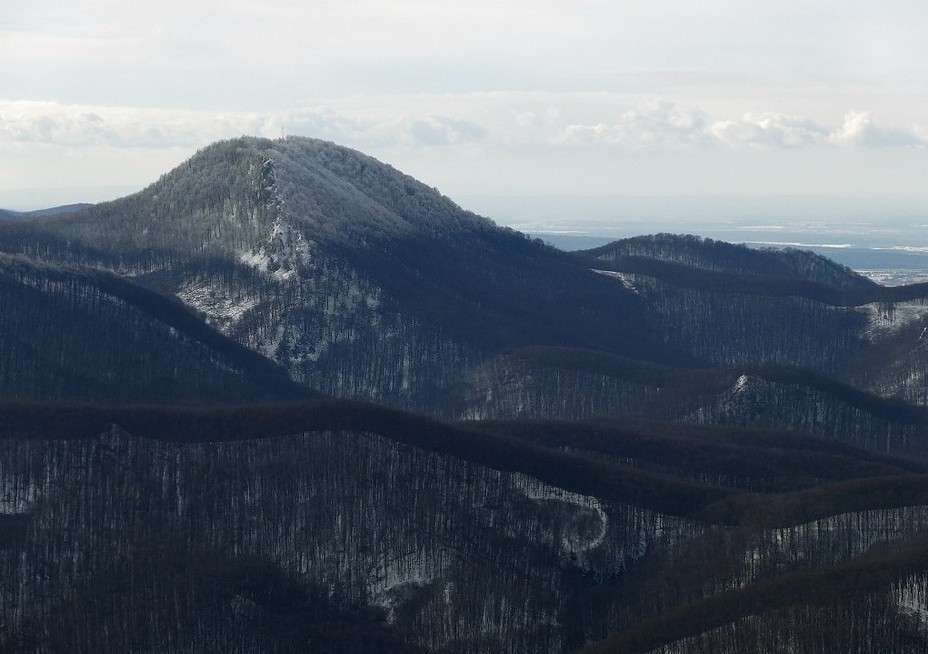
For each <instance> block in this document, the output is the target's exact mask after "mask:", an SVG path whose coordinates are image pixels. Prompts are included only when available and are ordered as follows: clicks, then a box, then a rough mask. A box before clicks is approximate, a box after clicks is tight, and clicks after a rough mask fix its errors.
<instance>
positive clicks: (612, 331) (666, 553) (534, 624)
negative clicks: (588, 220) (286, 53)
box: [0, 137, 928, 654]
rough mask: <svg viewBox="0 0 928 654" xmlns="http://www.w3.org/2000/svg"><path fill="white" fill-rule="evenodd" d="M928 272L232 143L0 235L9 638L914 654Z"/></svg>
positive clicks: (924, 501) (921, 594) (18, 646)
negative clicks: (519, 210) (606, 219)
mask: <svg viewBox="0 0 928 654" xmlns="http://www.w3.org/2000/svg"><path fill="white" fill-rule="evenodd" d="M926 330H928V284H909V285H904V286H894V287H888V286H882V285H879V284H877V283H875V282H873V281H871V280H870V279H867V278H866V277H863V276H862V275H860V274H858V273H856V272H854V271H853V270H851V269H849V268H847V267H845V266H842V265H840V264H837V263H835V262H834V261H831V260H829V259H827V258H825V257H823V256H821V255H818V254H814V253H811V252H807V251H800V250H795V249H777V250H774V249H751V248H747V247H745V246H742V245H734V244H729V243H725V242H721V241H715V240H710V239H703V238H698V237H694V236H685V235H671V234H651V235H643V236H638V237H633V238H627V239H621V240H618V241H615V242H613V243H610V244H608V245H604V246H601V247H598V248H595V249H592V250H583V251H578V252H563V251H560V250H557V249H555V248H553V247H550V246H549V245H546V244H545V243H543V242H542V241H540V240H538V239H532V238H529V237H527V236H525V235H524V234H521V233H519V232H516V231H513V230H511V229H507V228H503V227H500V226H498V225H496V224H495V223H493V222H492V221H491V220H489V219H487V218H484V217H481V216H478V215H476V214H474V213H471V212H469V211H467V210H465V209H462V208H461V207H459V206H457V205H456V204H455V203H453V202H452V201H451V200H449V199H448V198H446V197H444V196H442V195H441V194H440V193H439V192H438V191H437V190H435V189H433V188H430V187H428V186H426V185H424V184H422V183H421V182H419V181H417V180H415V179H413V178H411V177H409V176H407V175H404V174H403V173H401V172H399V171H397V170H395V169H394V168H392V167H390V166H387V165H385V164H383V163H381V162H379V161H377V160H375V159H373V158H371V157H368V156H366V155H364V154H362V153H359V152H357V151H354V150H350V149H347V148H344V147H341V146H338V145H335V144H332V143H327V142H324V141H317V140H312V139H305V138H295V137H288V138H285V139H279V140H267V139H257V138H249V137H243V138H240V139H234V140H231V141H223V142H219V143H216V144H213V145H211V146H209V147H207V148H204V149H203V150H201V151H200V152H198V153H197V154H196V155H194V156H193V157H192V158H191V159H189V160H188V161H187V162H185V163H184V164H182V165H181V166H179V167H178V168H176V169H174V170H172V171H170V172H168V173H166V174H165V175H163V176H162V177H161V178H160V179H159V180H157V181H155V182H154V183H152V184H151V185H150V186H149V187H148V188H146V189H144V190H143V191H141V192H139V193H137V194H134V195H131V196H127V197H124V198H121V199H118V200H115V201H112V202H106V203H102V204H96V205H77V206H73V207H67V208H65V209H63V210H62V211H59V212H38V213H35V214H33V215H28V216H23V215H12V214H10V215H9V216H5V217H2V218H0V651H12V652H58V651H68V652H88V653H91V652H125V653H134V652H191V651H197V652H200V651H203V652H206V651H209V652H268V653H270V652H326V653H328V652H345V653H348V652H352V653H353V652H371V653H373V652H421V653H427V652H432V653H436V654H438V653H442V654H451V653H455V654H483V653H487V654H489V653H499V652H506V653H513V654H516V653H525V654H529V653H541V652H545V653H552V654H560V653H568V652H579V653H589V654H593V653H600V652H603V653H604V652H616V653H619V652H641V653H644V652H654V653H658V654H684V653H687V654H688V653H694V654H695V653H698V652H717V653H723V654H724V653H732V654H735V653H738V652H763V653H769V654H773V653H780V652H791V653H797V654H813V653H814V654H831V653H839V652H840V653H844V652H860V653H867V652H872V653H877V652H880V653H898V654H903V653H917V652H928V337H926V334H928V331H926Z"/></svg>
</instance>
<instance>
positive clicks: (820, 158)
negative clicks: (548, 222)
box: [0, 0, 928, 206]
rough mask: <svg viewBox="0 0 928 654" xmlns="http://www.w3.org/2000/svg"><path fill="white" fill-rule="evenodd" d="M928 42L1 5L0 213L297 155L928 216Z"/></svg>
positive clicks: (331, 10) (647, 11) (320, 8)
mask: <svg viewBox="0 0 928 654" xmlns="http://www.w3.org/2000/svg"><path fill="white" fill-rule="evenodd" d="M926 28H928V5H924V4H917V3H911V2H903V1H902V0H890V1H888V2H884V3H880V4H879V5H876V4H874V3H865V2H862V1H860V2H858V1H851V2H848V1H846V0H845V1H843V2H840V3H839V2H837V0H826V1H823V2H817V3H814V4H812V5H810V4H809V3H806V2H800V1H799V0H787V1H786V2H781V3H778V4H777V5H769V6H762V5H745V4H744V3H741V2H735V1H734V0H711V1H709V2H705V3H700V4H698V5H693V4H692V3H685V2H681V1H680V0H661V1H659V2H653V1H652V2H644V1H643V0H634V1H632V2H623V3H607V2H602V1H600V0H583V1H582V2H579V3H574V4H572V5H570V6H567V5H564V4H563V3H554V2H531V3H529V2H527V1H526V0H517V1H515V2H508V3H502V4H501V3H490V2H482V1H478V2H473V3H467V4H463V5H462V4H460V3H450V2H442V1H438V2H422V1H420V0H403V1H402V2H400V1H398V0H397V1H390V2H372V1H371V0H355V1H353V2H350V3H347V4H344V3H308V4H307V3H300V2H296V1H295V0H275V1H273V2H269V3H261V4H254V3H245V2H236V1H233V2H222V3H219V2H218V1H217V0H202V1H201V2H197V3H189V2H181V1H180V0H165V2H162V3H158V4H156V5H148V4H143V3H132V2H130V3H129V4H128V5H127V4H126V3H124V2H119V3H117V2H115V0H87V1H86V2H81V3H79V4H75V3H69V2H63V0H47V1H45V2H39V3H18V4H15V3H14V4H11V5H10V6H8V7H5V8H4V12H3V15H2V16H0V40H2V41H3V43H4V47H3V48H2V49H0V70H2V71H3V72H2V74H0V77H2V80H3V85H2V87H0V88H2V91H0V198H10V197H13V196H11V195H10V194H11V193H17V192H22V190H23V189H65V188H70V189H84V190H85V191H86V193H87V194H88V195H87V196H84V197H81V196H78V195H74V196H68V197H65V195H66V194H58V195H57V196H56V199H55V201H54V202H75V201H97V200H101V199H107V198H106V197H101V196H99V195H98V194H95V192H94V189H100V188H104V187H106V188H119V189H139V188H142V187H143V186H145V185H147V184H149V183H151V182H152V181H154V180H155V179H157V178H158V176H159V175H160V174H162V173H164V172H166V171H167V170H170V169H171V168H173V167H174V166H176V165H178V164H179V163H181V162H182V161H183V160H185V159H186V158H188V157H189V156H190V155H192V154H193V153H194V152H195V151H196V150H197V149H199V148H201V147H204V146H205V145H207V144H209V143H211V142H213V141H216V140H219V139H224V138H230V137H235V136H239V135H241V134H255V135H260V136H266V137H279V136H280V135H281V134H282V133H286V134H292V135H305V136H312V137H317V138H323V139H327V140H332V141H335V142H337V143H340V144H343V145H346V146H349V147H353V148H357V149H359V150H362V151H363V152H366V153H368V154H371V155H373V156H375V157H377V158H378V159H380V160H382V161H384V162H386V163H389V164H391V165H393V166H395V167H396V168H398V169H400V170H402V171H404V172H406V173H408V174H410V175H412V176H414V177H416V178H417V179H420V180H422V181H423V182H425V183H426V184H428V185H430V186H435V187H437V188H439V189H441V191H442V192H443V193H445V194H447V195H449V196H450V197H452V198H462V197H466V196H507V195H516V196H536V195H540V194H570V195H576V196H602V195H619V196H662V197H666V196H674V197H681V196H693V195H709V196H728V195H734V196H757V197H770V196H826V197H839V198H841V197H850V196H854V197H860V198H879V197H886V198H890V197H897V196H898V197H912V198H921V199H925V200H928V184H925V181H926V174H925V171H926V170H928V113H926V109H925V107H928V72H926V71H925V70H924V66H922V65H921V62H923V61H925V59H926V57H928V41H926V39H924V33H925V31H926ZM19 197H21V198H22V199H21V200H20V201H18V203H19V204H20V205H26V204H32V205H35V206H40V205H42V204H47V203H44V202H43V203H37V202H35V201H34V200H31V199H30V198H29V197H28V194H27V195H22V194H21V195H20V196H19ZM0 204H10V202H9V201H6V202H2V200H0Z"/></svg>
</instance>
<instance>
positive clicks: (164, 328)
mask: <svg viewBox="0 0 928 654" xmlns="http://www.w3.org/2000/svg"><path fill="white" fill-rule="evenodd" d="M0 392H2V394H3V395H6V396H8V397H21V398H36V399H38V398H43V399H46V398H47V399H51V398H57V399H71V400H79V399H85V400H103V399H107V400H110V401H122V402H136V403H137V402H141V401H146V402H165V403H185V402H187V403H189V402H194V403H195V402H217V401H218V402H222V401H253V400H255V399H265V400H269V399H271V398H278V399H280V400H284V399H290V400H296V399H302V398H307V397H313V396H316V395H317V394H315V393H313V392H312V391H311V390H310V389H308V388H305V387H302V386H300V385H298V384H296V383H294V382H292V381H291V380H290V379H289V378H288V376H287V374H286V372H285V371H284V370H282V369H281V368H279V367H278V366H276V365H274V364H273V363H272V362H271V361H269V360H267V359H266V358H264V357H262V356H261V355H259V354H258V353H256V352H254V351H251V350H249V349H247V348H245V347H243V346H242V345H240V344H239V343H236V342H234V341H232V340H230V339H228V338H226V337H225V336H223V335H221V334H219V333H218V332H216V331H215V330H214V329H212V328H211V327H209V326H208V325H207V324H205V323H204V322H203V321H202V320H201V319H200V318H199V317H197V316H196V315H194V314H193V313H191V312H190V311H189V310H187V309H186V308H184V307H183V306H182V305H180V304H179V303H178V302H176V301H172V300H169V299H168V298H166V297H163V296H161V295H158V294H157V293H154V292H152V291H149V290H147V289H145V288H142V287H140V286H138V285H137V284H134V283H132V282H130V281H128V280H125V279H123V278H120V277H117V276H115V275H112V274H110V273H106V272H102V271H97V270H86V269H77V268H70V267H56V266H53V265H49V264H43V263H36V262H33V261H30V260H28V259H26V258H24V257H20V256H9V255H2V254H0Z"/></svg>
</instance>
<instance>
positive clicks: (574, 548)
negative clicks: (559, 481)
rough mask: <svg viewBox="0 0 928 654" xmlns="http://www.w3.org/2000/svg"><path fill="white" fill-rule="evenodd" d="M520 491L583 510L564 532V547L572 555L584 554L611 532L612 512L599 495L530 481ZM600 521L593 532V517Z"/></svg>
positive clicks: (595, 546)
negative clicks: (607, 510)
mask: <svg viewBox="0 0 928 654" xmlns="http://www.w3.org/2000/svg"><path fill="white" fill-rule="evenodd" d="M519 490H520V491H521V492H522V493H523V494H524V495H525V497H527V498H528V499H530V500H532V501H535V502H562V503H565V504H569V505H572V506H573V507H576V508H577V509H579V511H577V512H576V514H575V515H574V516H573V517H574V519H573V520H571V522H570V524H568V525H567V526H566V527H565V528H564V531H563V532H562V533H561V548H562V549H563V550H564V551H565V552H568V553H569V554H581V553H583V552H588V551H590V550H594V549H596V548H597V547H599V546H600V545H601V544H602V543H603V541H604V540H605V539H606V534H607V533H608V532H609V515H608V514H607V513H606V510H605V509H604V508H603V505H602V503H601V502H600V501H599V499H598V498H596V497H592V496H588V495H580V494H579V493H573V492H571V491H566V490H563V489H561V488H558V487H556V486H548V485H547V484H541V483H537V484H531V483H526V484H524V485H522V486H520V487H519ZM591 517H592V518H594V519H595V520H596V521H598V523H599V524H598V528H597V530H596V533H592V534H591V533H590V531H589V529H588V526H589V524H588V523H589V520H588V519H586V518H591Z"/></svg>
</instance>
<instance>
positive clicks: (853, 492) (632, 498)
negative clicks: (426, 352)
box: [0, 400, 928, 527]
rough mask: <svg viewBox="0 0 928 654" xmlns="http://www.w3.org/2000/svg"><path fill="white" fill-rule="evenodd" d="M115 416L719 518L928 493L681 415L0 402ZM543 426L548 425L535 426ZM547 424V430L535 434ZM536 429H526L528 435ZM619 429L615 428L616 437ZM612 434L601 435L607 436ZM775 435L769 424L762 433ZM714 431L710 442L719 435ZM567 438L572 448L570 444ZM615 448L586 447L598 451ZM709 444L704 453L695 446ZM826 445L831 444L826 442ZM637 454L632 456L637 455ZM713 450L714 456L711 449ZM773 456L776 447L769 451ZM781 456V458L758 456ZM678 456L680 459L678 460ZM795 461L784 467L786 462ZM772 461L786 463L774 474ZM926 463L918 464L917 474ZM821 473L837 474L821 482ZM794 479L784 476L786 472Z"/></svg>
mask: <svg viewBox="0 0 928 654" xmlns="http://www.w3.org/2000/svg"><path fill="white" fill-rule="evenodd" d="M112 425H118V426H119V427H120V428H122V429H125V430H126V431H128V432H129V433H131V434H133V435H135V436H138V437H144V438H151V439H155V440H161V441H168V442H175V443H203V442H220V441H242V440H250V439H265V438H272V437H280V436H288V435H293V434H299V433H305V432H320V431H327V432H328V431H336V432H362V433H375V434H379V435H381V436H384V437H386V438H388V439H390V440H393V441H395V442H398V443H402V444H405V445H413V446H415V447H419V448H422V449H424V450H427V451H429V452H434V453H437V454H442V455H450V456H455V457H459V458H461V459H463V460H466V461H471V462H473V463H477V464H480V465H485V466H488V467H490V468H493V469H496V470H500V471H505V472H520V473H524V474H527V475H530V476H532V477H535V478H537V479H539V480H541V481H544V482H546V483H549V484H552V485H555V486H557V487H559V488H563V489H565V490H568V491H572V492H575V493H580V494H583V495H591V496H595V497H599V498H602V499H604V500H609V501H613V502H622V503H627V504H633V505H636V506H644V507H648V508H650V509H653V510H655V511H659V512H661V513H666V514H670V515H676V516H681V517H688V518H692V519H697V520H702V521H705V522H707V523H714V524H728V525H738V524H749V525H755V526H765V527H766V526H783V525H788V524H798V523H801V522H807V521H809V520H813V519H817V518H821V517H824V516H827V515H833V514H834V513H838V512H846V511H857V510H869V509H872V508H893V507H899V506H910V505H913V504H920V503H924V504H928V476H926V475H925V468H924V466H923V465H922V464H919V463H915V462H911V461H906V460H904V459H894V458H892V457H886V456H882V457H880V456H877V457H874V458H875V459H876V460H875V461H869V460H868V458H869V454H868V453H865V452H862V451H855V450H853V449H852V448H848V447H839V448H837V449H839V450H843V452H842V453H841V454H840V455H836V454H835V453H834V452H833V451H834V449H835V447H834V445H833V444H830V443H828V442H824V443H822V444H821V446H820V447H821V450H822V451H821V452H817V451H815V450H814V449H811V448H813V447H815V444H814V443H813V442H812V441H806V442H804V443H802V444H801V447H799V448H793V447H790V444H791V443H794V442H795V441H793V440H792V437H790V436H789V435H787V436H786V437H784V438H782V439H781V441H780V443H779V445H778V446H777V447H769V445H759V446H758V445H749V444H746V443H741V444H736V443H734V442H731V443H729V442H727V441H725V442H720V440H721V439H719V438H718V437H716V438H714V439H705V438H703V439H698V438H693V434H694V433H697V434H698V431H697V432H689V433H687V431H686V430H683V434H682V435H676V436H675V435H673V432H674V431H675V430H677V427H676V426H668V425H658V426H655V425H651V426H647V427H646V426H642V425H638V426H637V427H636V429H634V430H625V429H623V428H622V427H621V426H620V427H619V428H618V429H617V428H616V427H615V426H614V425H613V426H610V428H609V429H607V431H606V433H605V434H604V433H602V432H601V431H599V432H598V433H597V431H598V430H597V425H596V423H591V424H583V423H581V424H580V425H579V426H578V427H576V428H574V427H573V426H572V423H565V424H560V425H559V424H557V423H551V424H549V425H545V424H544V423H542V424H541V425H539V423H528V424H525V423H520V422H518V421H515V422H512V423H508V424H507V423H501V422H496V423H490V424H489V425H486V426H481V425H480V424H479V423H477V424H473V425H472V424H469V423H467V422H462V423H448V422H443V421H438V420H433V419H429V418H424V417H421V416H416V415H414V414H409V413H404V412H401V411H396V410H392V409H387V408H384V407H379V406H375V405H369V404H362V403H356V402H349V401H339V400H324V401H315V402H309V403H304V404H297V405H267V406H248V407H223V408H202V409H198V408H175V407H119V406H112V407H100V406H89V405H83V406H81V405H60V404H58V405H50V404H45V403H13V402H4V403H3V404H2V405H0V434H2V435H3V436H4V437H5V438H27V439H48V438H54V439H86V438H93V437H96V436H97V435H99V434H101V433H105V432H106V431H107V430H109V429H110V428H111V426H112ZM539 427H541V429H539ZM539 432H541V436H539ZM527 433H530V434H531V437H530V438H526V434H527ZM617 437H618V438H617ZM607 438H608V439H609V440H612V441H613V442H610V443H605V441H606V440H607ZM765 439H769V432H768V433H766V434H764V435H762V436H761V438H760V439H759V440H760V442H761V443H763V441H764V440H765ZM712 440H714V441H715V442H714V443H713V442H712ZM657 447H662V449H664V451H665V454H666V460H665V461H664V462H663V464H662V467H663V470H664V472H656V471H654V470H649V469H647V467H645V468H641V467H635V466H632V465H628V464H626V463H619V461H624V460H625V459H627V458H637V459H638V460H639V461H642V460H649V459H650V461H651V462H652V464H654V463H656V462H657V461H656V460H657V459H658V449H656V448H657ZM565 448H566V449H565ZM597 449H598V451H599V452H600V454H608V455H609V458H603V457H602V456H591V455H590V453H591V452H596V451H597ZM700 450H703V451H704V452H703V454H702V455H701V456H697V453H698V452H699V451H700ZM829 450H831V451H829ZM636 455H637V457H636ZM716 455H718V456H716ZM773 457H776V458H775V459H773ZM765 459H767V461H768V462H769V461H772V460H775V461H776V464H775V465H773V466H771V465H765V464H764V463H763V462H764V460H765ZM673 464H676V467H674V465H673ZM787 464H788V465H790V466H795V467H793V468H786V467H785V466H786V465H787ZM776 466H780V470H781V471H782V472H781V473H780V474H779V475H776V474H775V473H776ZM707 473H716V474H722V473H724V474H727V475H728V476H735V475H740V476H742V477H747V478H750V477H751V476H752V474H753V475H757V476H761V477H763V476H765V475H769V476H774V477H775V476H779V477H787V478H789V477H791V476H792V477H793V478H795V479H797V480H799V483H800V484H805V485H808V484H809V483H816V482H817V483H818V484H820V485H816V486H815V487H813V488H807V489H805V490H802V491H796V492H792V493H765V494H761V495H756V494H744V493H741V492H740V491H737V490H735V489H726V488H723V487H721V486H719V485H715V484H708V483H699V482H697V481H694V480H693V477H694V476H698V475H699V474H707ZM912 473H919V474H912ZM825 479H833V480H839V481H836V482H833V483H825V484H822V481H823V480H825ZM784 486H785V487H786V488H790V485H789V482H786V483H784Z"/></svg>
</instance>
